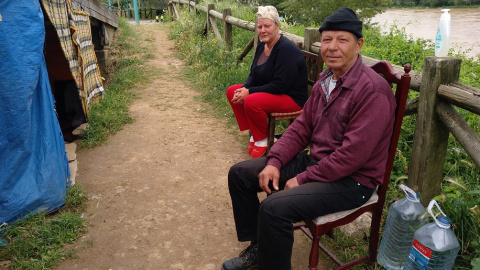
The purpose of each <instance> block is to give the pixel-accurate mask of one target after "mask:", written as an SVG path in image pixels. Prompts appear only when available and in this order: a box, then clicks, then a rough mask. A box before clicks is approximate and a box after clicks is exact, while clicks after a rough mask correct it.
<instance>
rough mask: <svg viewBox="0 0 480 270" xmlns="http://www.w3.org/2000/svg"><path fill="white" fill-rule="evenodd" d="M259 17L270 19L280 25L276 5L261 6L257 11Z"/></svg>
mask: <svg viewBox="0 0 480 270" xmlns="http://www.w3.org/2000/svg"><path fill="white" fill-rule="evenodd" d="M257 19H270V20H272V21H273V22H274V23H275V24H276V25H280V18H279V16H278V11H277V9H276V8H275V7H274V6H259V7H258V12H257Z"/></svg>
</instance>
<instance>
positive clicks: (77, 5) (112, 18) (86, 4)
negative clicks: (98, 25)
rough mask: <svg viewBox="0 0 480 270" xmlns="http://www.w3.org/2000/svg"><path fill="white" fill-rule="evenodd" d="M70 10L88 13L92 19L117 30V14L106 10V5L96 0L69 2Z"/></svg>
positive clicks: (74, 0) (73, 0)
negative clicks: (70, 4)
mask: <svg viewBox="0 0 480 270" xmlns="http://www.w3.org/2000/svg"><path fill="white" fill-rule="evenodd" d="M71 3H72V8H73V9H75V10H79V11H83V12H85V13H88V15H89V16H90V17H92V18H95V19H97V20H99V21H102V22H104V23H106V24H109V25H111V26H112V27H114V28H118V14H116V13H115V12H113V11H110V10H109V9H108V5H105V4H102V3H100V2H99V1H98V0H71Z"/></svg>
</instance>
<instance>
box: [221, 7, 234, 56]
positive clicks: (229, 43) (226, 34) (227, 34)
mask: <svg viewBox="0 0 480 270" xmlns="http://www.w3.org/2000/svg"><path fill="white" fill-rule="evenodd" d="M222 13H223V41H224V42H225V47H226V48H227V50H229V51H230V50H231V49H232V47H233V33H232V25H231V24H230V23H228V22H227V20H226V18H227V16H232V9H230V8H225V9H223V12H222Z"/></svg>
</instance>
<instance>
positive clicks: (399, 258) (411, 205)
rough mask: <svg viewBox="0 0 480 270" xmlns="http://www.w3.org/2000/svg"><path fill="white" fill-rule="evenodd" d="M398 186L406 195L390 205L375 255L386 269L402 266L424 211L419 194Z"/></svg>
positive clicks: (422, 221) (403, 186) (421, 221)
mask: <svg viewBox="0 0 480 270" xmlns="http://www.w3.org/2000/svg"><path fill="white" fill-rule="evenodd" d="M400 188H401V189H402V190H403V192H405V194H406V195H407V196H406V197H405V198H403V199H400V200H398V201H396V202H394V203H393V204H392V205H391V206H390V209H389V211H388V216H387V221H386V223H385V229H384V231H383V237H382V242H381V243H380V248H379V251H378V256H377V261H378V263H379V264H380V265H382V266H383V267H385V268H386V269H388V270H391V269H402V268H403V264H404V263H405V258H406V257H407V256H408V254H409V252H410V249H411V247H412V241H413V234H414V232H415V230H416V229H418V228H420V226H421V225H422V224H423V223H424V219H420V217H421V216H422V215H423V214H424V213H425V207H423V205H422V204H421V203H420V196H419V195H418V194H417V193H416V192H415V191H413V190H412V189H410V188H409V187H407V186H405V185H403V184H402V185H400Z"/></svg>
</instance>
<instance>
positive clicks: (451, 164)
mask: <svg viewBox="0 0 480 270" xmlns="http://www.w3.org/2000/svg"><path fill="white" fill-rule="evenodd" d="M235 5H236V4H235V3H231V2H230V1H217V2H216V10H220V9H221V8H222V7H225V6H228V7H231V9H232V13H233V16H234V17H237V18H241V19H244V20H247V21H253V19H252V17H253V11H254V9H253V8H251V7H247V6H245V5H244V6H235ZM181 14H182V18H181V19H178V20H177V21H175V23H172V24H171V29H170V38H171V39H173V40H174V41H175V43H176V47H177V48H178V49H179V51H180V54H181V56H182V57H183V58H184V60H185V62H186V64H188V65H189V68H188V73H189V74H188V78H190V79H191V81H192V85H194V87H196V88H197V89H198V90H199V91H200V92H201V93H202V99H203V100H204V101H206V102H208V103H210V104H212V105H213V106H214V108H215V111H216V115H217V117H222V118H227V119H228V121H229V123H230V128H231V129H232V130H235V129H236V122H235V119H234V116H233V113H232V111H231V109H230V106H229V104H228V102H227V101H226V99H225V97H224V93H225V90H226V89H227V87H228V86H229V85H231V84H234V83H243V82H244V80H245V78H246V77H247V75H248V73H249V67H250V63H251V61H252V55H253V52H250V53H249V54H248V55H247V57H246V58H245V59H244V60H242V61H238V60H236V57H237V56H238V55H239V54H240V52H241V50H242V49H243V46H244V45H245V44H247V42H248V40H249V39H250V38H251V37H252V35H253V33H252V32H249V31H246V30H243V29H239V28H238V27H233V40H234V47H233V49H232V50H231V51H225V50H224V49H223V48H222V46H218V44H217V42H218V41H217V40H216V38H215V37H214V35H208V36H204V35H203V27H204V22H205V20H206V17H205V14H203V13H200V15H197V16H196V17H194V16H193V15H192V14H191V13H189V12H188V11H186V10H184V11H183V12H182V13H181ZM217 26H218V27H219V31H220V32H222V25H221V24H218V25H217ZM281 29H282V30H285V31H287V32H290V31H292V33H294V34H297V35H300V36H303V27H302V26H299V25H296V26H291V25H289V24H288V23H287V25H282V26H281ZM364 36H365V39H366V44H365V45H364V48H363V49H362V52H361V53H362V54H364V55H367V56H370V57H373V58H377V59H385V60H388V61H390V62H391V63H393V64H397V65H405V64H406V63H410V64H412V67H413V69H415V70H416V71H419V72H421V71H422V68H423V60H424V58H425V57H426V56H432V55H434V49H433V44H432V43H431V42H429V41H427V40H423V39H414V38H413V37H412V36H409V35H407V34H406V33H405V29H404V28H398V27H397V26H392V28H391V29H390V31H389V33H387V34H386V35H382V34H381V32H380V29H379V28H378V27H373V26H372V27H370V26H367V27H365V29H364ZM452 51H453V50H452ZM455 51H456V52H457V53H456V54H455V56H456V57H459V58H462V60H463V62H462V68H461V72H460V82H462V83H465V84H467V85H470V86H473V87H477V88H480V64H479V60H478V56H477V59H474V58H472V57H468V56H467V55H466V53H465V52H461V50H458V48H456V49H455ZM417 95H418V93H416V92H413V91H412V93H411V98H413V97H416V96H417ZM458 110H459V112H460V114H461V115H462V117H463V118H464V119H465V120H466V121H467V123H468V124H469V125H470V127H471V128H472V129H473V130H474V131H475V132H476V133H477V134H480V129H479V126H480V124H479V123H480V116H478V115H475V114H472V113H469V112H467V111H465V110H461V109H458ZM415 123H416V116H408V117H406V118H405V119H404V123H403V126H402V132H401V138H400V141H399V145H398V155H397V158H396V160H395V164H394V169H393V171H392V179H391V185H390V189H389V192H388V194H387V202H386V205H385V208H384V214H385V215H384V216H385V217H386V214H387V212H388V207H389V206H390V204H391V203H393V202H394V201H396V200H398V199H400V198H403V197H404V196H405V195H404V193H403V192H402V191H401V190H400V189H398V185H399V184H401V183H405V184H406V181H407V176H408V166H409V159H410V156H411V150H412V149H411V147H412V145H413V137H414V132H415ZM280 128H281V127H280ZM245 141H246V140H245ZM479 176H480V171H479V169H478V167H477V166H476V165H474V163H473V161H472V160H471V158H470V157H468V155H466V153H465V151H464V150H463V149H462V148H461V146H460V145H459V144H458V142H457V141H456V140H455V139H454V138H453V136H450V138H449V145H448V152H447V157H446V162H445V166H444V179H445V181H444V182H443V183H442V191H441V194H439V196H438V197H436V199H438V201H439V202H441V207H442V210H443V211H444V212H445V213H446V214H447V216H448V217H449V218H451V220H452V229H453V230H454V232H455V234H456V235H457V237H458V239H459V241H460V242H461V251H460V254H459V256H458V257H457V260H456V264H455V268H456V269H464V268H465V269H469V268H472V266H473V265H474V264H475V265H479V266H480V255H479V254H480V243H479V241H478V240H477V239H480V232H479V228H480V210H479V206H478V202H479V201H480V191H479V190H480V183H479V182H478V179H479V178H480V177H479ZM448 180H449V181H448ZM462 187H465V188H462ZM355 241H356V242H353V243H352V242H349V241H347V240H346V239H345V237H342V236H341V234H340V236H339V237H338V236H337V238H336V240H335V241H334V242H332V243H331V244H330V245H331V246H333V247H334V249H336V250H338V251H340V253H344V256H343V258H341V259H347V258H348V257H350V256H359V254H362V252H363V251H361V250H362V249H361V248H360V247H364V246H366V245H367V244H366V242H365V240H363V239H360V240H355ZM354 246H355V248H352V247H354Z"/></svg>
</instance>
